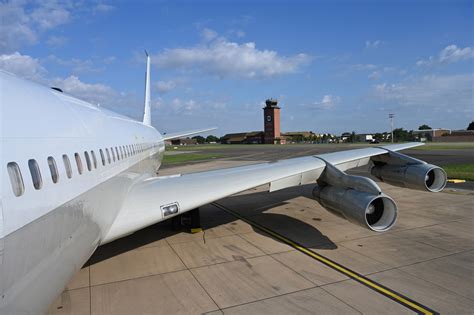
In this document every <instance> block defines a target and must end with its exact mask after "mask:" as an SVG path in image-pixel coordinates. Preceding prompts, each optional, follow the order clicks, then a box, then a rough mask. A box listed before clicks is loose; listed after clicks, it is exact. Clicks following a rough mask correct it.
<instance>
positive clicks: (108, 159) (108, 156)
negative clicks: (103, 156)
mask: <svg viewBox="0 0 474 315" xmlns="http://www.w3.org/2000/svg"><path fill="white" fill-rule="evenodd" d="M105 153H107V161H108V162H109V164H110V162H111V160H110V152H109V149H107V148H106V149H105Z"/></svg>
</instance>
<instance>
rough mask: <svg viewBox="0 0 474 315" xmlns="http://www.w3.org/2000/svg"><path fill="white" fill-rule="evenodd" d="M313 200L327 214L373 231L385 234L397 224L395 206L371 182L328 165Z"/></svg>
mask: <svg viewBox="0 0 474 315" xmlns="http://www.w3.org/2000/svg"><path fill="white" fill-rule="evenodd" d="M325 162H326V161H325ZM313 196H314V198H315V199H316V200H317V201H318V202H319V203H320V204H321V205H322V206H323V207H324V208H326V209H327V210H328V211H329V212H331V213H333V214H335V215H337V216H339V217H342V218H344V219H346V220H348V221H350V222H352V223H355V224H358V225H360V226H363V227H365V228H368V229H369V230H372V231H376V232H383V231H387V230H389V229H390V228H391V227H392V226H393V225H394V224H395V222H396V220H397V205H396V204H395V202H394V201H393V200H392V198H390V197H389V196H387V195H385V194H383V193H382V191H381V189H380V187H379V186H378V185H377V184H376V183H375V182H374V181H373V180H371V179H370V178H367V177H362V176H356V175H349V174H346V173H345V172H343V171H341V170H339V169H338V168H337V167H335V166H334V165H332V164H330V163H328V162H326V167H325V169H324V172H323V173H322V174H321V176H320V178H319V179H318V186H316V187H315V188H314V190H313Z"/></svg>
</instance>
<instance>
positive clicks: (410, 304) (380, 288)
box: [211, 202, 439, 315]
mask: <svg viewBox="0 0 474 315" xmlns="http://www.w3.org/2000/svg"><path fill="white" fill-rule="evenodd" d="M211 204H212V205H213V206H215V207H217V208H219V209H221V210H223V211H225V212H227V213H229V214H231V215H233V216H234V217H236V218H238V219H240V220H242V221H244V222H246V223H248V224H250V225H252V226H254V227H256V228H258V229H259V230H261V231H263V232H265V233H267V234H269V235H271V236H273V237H275V238H277V239H278V240H280V241H282V242H283V243H285V244H287V245H290V246H291V247H293V248H294V249H296V250H298V251H300V252H302V253H304V254H306V255H307V256H309V257H311V258H313V259H315V260H317V261H319V262H321V263H323V264H324V265H326V266H328V267H330V268H332V269H334V270H336V271H338V272H340V273H342V274H344V275H346V276H348V277H349V278H351V279H353V280H355V281H357V282H359V283H361V284H363V285H365V286H366V287H368V288H370V289H372V290H374V291H376V292H378V293H380V294H382V295H384V296H385V297H388V298H389V299H391V300H393V301H395V302H397V303H398V304H401V305H403V306H404V307H406V308H409V309H410V310H412V311H414V312H416V313H418V314H426V315H428V314H432V315H435V314H437V315H439V313H438V312H436V311H434V310H432V309H430V308H429V307H427V306H425V305H423V304H421V303H418V302H416V301H414V300H412V299H410V298H409V297H407V296H405V295H403V294H401V293H398V292H396V291H394V290H392V289H390V288H387V287H386V286H384V285H382V284H380V283H377V282H376V281H374V280H371V279H369V278H367V277H365V276H363V275H362V274H360V273H358V272H355V271H353V270H351V269H349V268H347V267H344V266H343V265H341V264H339V263H337V262H335V261H333V260H331V259H329V258H327V257H325V256H323V255H321V254H318V253H316V252H314V251H312V250H311V249H309V248H306V247H304V246H303V245H301V244H299V243H297V242H295V241H293V240H291V239H289V238H287V237H285V236H283V235H281V234H279V233H277V232H275V231H273V230H270V229H269V228H267V227H265V226H263V225H261V224H259V223H257V222H255V221H252V220H250V219H248V218H246V217H244V216H242V215H240V214H239V213H237V212H235V211H234V210H232V209H229V208H227V207H225V206H223V205H221V204H219V203H217V202H212V203H211Z"/></svg>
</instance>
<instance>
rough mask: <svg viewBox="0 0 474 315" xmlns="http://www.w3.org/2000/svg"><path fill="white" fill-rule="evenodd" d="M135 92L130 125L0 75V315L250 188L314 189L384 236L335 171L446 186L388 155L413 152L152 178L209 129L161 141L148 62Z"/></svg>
mask: <svg viewBox="0 0 474 315" xmlns="http://www.w3.org/2000/svg"><path fill="white" fill-rule="evenodd" d="M145 85H146V88H145V106H144V108H145V110H144V115H143V121H136V120H133V119H131V118H127V117H125V116H122V115H119V114H116V113H114V112H112V111H108V110H106V109H104V108H102V107H97V106H94V105H91V104H89V103H86V102H84V101H81V100H78V99H76V98H73V97H71V96H69V95H66V94H65V93H62V92H61V91H58V90H52V89H50V88H47V87H43V86H40V85H38V84H36V83H33V82H30V81H27V80H23V79H20V78H18V77H16V76H14V75H11V74H9V73H6V72H4V71H0V87H1V93H0V113H1V115H2V117H1V122H2V126H1V133H0V139H1V147H0V148H1V154H0V168H1V172H0V174H1V175H0V180H1V182H0V296H1V299H0V314H43V313H45V312H46V310H47V309H48V307H49V306H50V304H51V303H52V302H53V300H54V299H55V298H56V297H57V296H58V295H59V294H60V293H61V291H62V290H63V289H64V287H65V286H66V285H67V283H68V281H70V279H71V278H72V277H73V276H74V274H75V273H76V272H77V271H78V270H79V269H80V268H81V267H82V266H83V265H84V263H85V262H86V261H87V260H88V259H89V257H90V256H91V255H92V254H93V253H94V251H95V249H96V248H97V247H98V246H99V245H103V244H105V243H108V242H111V241H113V240H115V239H118V238H121V237H124V236H127V235H130V234H132V233H134V232H135V231H137V230H140V229H142V228H145V227H147V226H150V225H152V224H155V223H157V222H160V221H164V220H166V219H169V218H172V217H175V216H177V215H180V214H183V213H185V212H188V211H198V210H197V209H198V207H201V206H203V205H206V204H209V203H211V202H213V201H216V200H219V199H222V198H225V197H227V196H231V195H234V194H237V193H239V192H242V191H245V190H248V189H251V188H254V187H258V186H261V185H267V186H266V187H268V189H269V191H270V192H273V191H277V190H280V189H284V188H288V187H293V186H300V185H306V184H313V185H314V186H315V188H314V190H313V196H314V198H315V199H316V200H317V201H318V202H319V203H320V204H321V205H322V206H323V207H325V208H326V209H328V210H329V211H330V212H333V213H336V214H337V215H339V216H341V217H343V218H345V219H347V220H349V221H351V222H352V223H355V224H358V225H360V226H363V227H365V228H367V229H369V230H371V231H375V232H384V231H387V230H389V229H390V228H391V227H392V226H393V225H394V224H395V221H396V218H397V206H396V204H395V202H394V201H393V200H392V199H391V198H390V197H389V196H387V195H385V194H384V193H383V192H382V190H381V189H380V187H379V186H378V185H377V184H376V183H375V182H374V181H373V180H371V179H369V178H367V177H362V176H355V175H349V174H347V173H345V172H344V171H345V170H347V169H350V168H353V167H359V166H363V165H367V164H369V163H371V164H373V167H372V169H371V173H372V175H374V176H375V177H378V178H379V179H381V180H383V181H384V182H387V183H391V184H393V185H397V186H401V187H408V188H415V189H420V190H427V191H431V192H436V191H440V190H442V189H443V188H444V186H445V184H446V173H445V172H444V171H443V170H442V169H441V168H439V167H437V166H434V165H430V164H426V163H425V162H423V161H420V160H416V159H413V158H411V157H409V156H407V155H403V154H400V153H397V152H395V151H399V150H404V149H407V148H411V147H415V146H419V145H422V144H420V143H403V144H396V145H388V146H384V147H373V148H364V149H358V150H350V151H344V152H336V153H327V154H321V155H315V156H306V157H298V158H293V159H287V160H281V161H277V162H271V163H260V164H253V165H246V166H240V167H234V168H226V169H220V170H212V171H205V172H199V173H192V174H185V175H180V174H176V175H171V176H160V177H157V176H156V173H157V170H158V169H159V167H160V165H161V162H162V159H163V155H164V151H165V141H167V140H172V139H176V138H180V137H184V136H188V135H191V134H196V133H199V132H202V131H207V130H209V129H206V130H200V131H188V132H179V133H174V134H171V133H168V134H166V135H164V136H163V135H161V134H160V133H159V132H158V131H157V130H156V129H155V128H154V127H153V126H152V125H151V113H150V109H151V108H150V57H149V56H147V71H146V84H145ZM329 141H330V142H331V141H332V140H329ZM174 148H176V147H174ZM316 183H318V184H319V185H316Z"/></svg>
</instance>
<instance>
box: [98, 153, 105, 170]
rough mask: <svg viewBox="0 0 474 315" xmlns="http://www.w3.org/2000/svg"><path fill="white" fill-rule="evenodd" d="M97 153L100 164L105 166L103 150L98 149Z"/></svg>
mask: <svg viewBox="0 0 474 315" xmlns="http://www.w3.org/2000/svg"><path fill="white" fill-rule="evenodd" d="M99 153H100V159H101V160H102V166H105V156H104V151H102V149H99Z"/></svg>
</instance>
